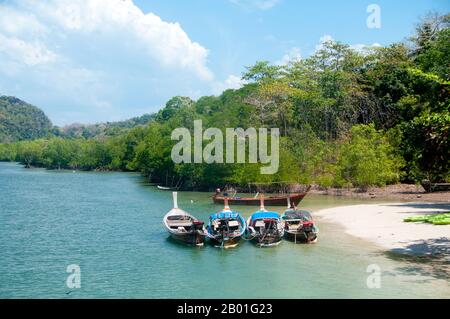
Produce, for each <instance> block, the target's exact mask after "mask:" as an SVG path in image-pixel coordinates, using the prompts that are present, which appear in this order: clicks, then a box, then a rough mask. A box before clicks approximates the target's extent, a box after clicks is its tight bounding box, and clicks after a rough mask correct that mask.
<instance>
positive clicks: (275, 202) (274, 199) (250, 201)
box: [212, 186, 311, 206]
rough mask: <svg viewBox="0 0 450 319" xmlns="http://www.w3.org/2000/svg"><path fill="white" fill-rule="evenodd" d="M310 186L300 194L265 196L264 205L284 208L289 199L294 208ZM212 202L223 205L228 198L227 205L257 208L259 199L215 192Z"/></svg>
mask: <svg viewBox="0 0 450 319" xmlns="http://www.w3.org/2000/svg"><path fill="white" fill-rule="evenodd" d="M310 188H311V186H309V187H308V188H307V189H306V191H305V192H302V193H292V194H283V195H274V196H265V197H264V203H265V204H266V205H267V206H286V202H287V199H288V198H289V199H290V202H291V203H293V204H295V205H296V206H297V205H298V204H299V203H300V202H301V201H302V199H303V198H304V197H305V196H306V194H307V193H308V191H309V190H310ZM212 198H213V201H214V203H216V204H223V203H224V200H225V198H228V203H230V205H250V206H259V204H260V199H259V197H258V196H257V197H229V196H224V195H221V194H220V192H216V194H214V195H213V197H212Z"/></svg>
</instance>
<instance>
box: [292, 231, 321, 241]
mask: <svg viewBox="0 0 450 319" xmlns="http://www.w3.org/2000/svg"><path fill="white" fill-rule="evenodd" d="M284 238H285V239H287V240H290V241H293V242H296V243H297V242H299V243H315V242H317V234H316V233H314V232H303V231H300V232H288V231H285V232H284Z"/></svg>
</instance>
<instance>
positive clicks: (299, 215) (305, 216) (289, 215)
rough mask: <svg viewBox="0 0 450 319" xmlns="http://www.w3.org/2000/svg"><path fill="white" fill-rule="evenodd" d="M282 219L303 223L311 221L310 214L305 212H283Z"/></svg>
mask: <svg viewBox="0 0 450 319" xmlns="http://www.w3.org/2000/svg"><path fill="white" fill-rule="evenodd" d="M283 219H302V220H304V221H312V216H311V214H310V212H308V211H306V210H293V209H292V210H287V211H286V212H284V215H283Z"/></svg>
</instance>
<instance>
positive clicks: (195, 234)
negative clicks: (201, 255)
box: [163, 192, 206, 246]
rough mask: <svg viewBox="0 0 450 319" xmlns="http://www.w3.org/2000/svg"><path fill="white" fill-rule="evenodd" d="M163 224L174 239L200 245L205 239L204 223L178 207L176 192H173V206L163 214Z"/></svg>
mask: <svg viewBox="0 0 450 319" xmlns="http://www.w3.org/2000/svg"><path fill="white" fill-rule="evenodd" d="M163 224H164V227H165V228H166V230H167V231H168V232H169V234H170V236H171V237H172V238H174V239H176V240H179V241H182V242H184V243H186V244H190V245H196V246H202V245H203V242H204V241H205V233H206V229H205V227H204V223H203V222H202V221H200V220H198V219H197V218H195V217H194V216H192V215H191V214H189V213H187V212H185V211H184V210H182V209H180V208H178V203H177V193H176V192H173V208H172V209H171V210H170V211H169V212H168V213H167V214H166V215H165V216H164V219H163Z"/></svg>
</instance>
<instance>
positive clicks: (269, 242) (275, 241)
mask: <svg viewBox="0 0 450 319" xmlns="http://www.w3.org/2000/svg"><path fill="white" fill-rule="evenodd" d="M282 239H283V237H282V236H270V237H269V236H266V237H265V238H263V239H262V238H260V237H255V238H253V239H252V241H253V242H254V243H255V244H256V246H258V247H273V246H278V245H279V244H280V243H281V241H282Z"/></svg>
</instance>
